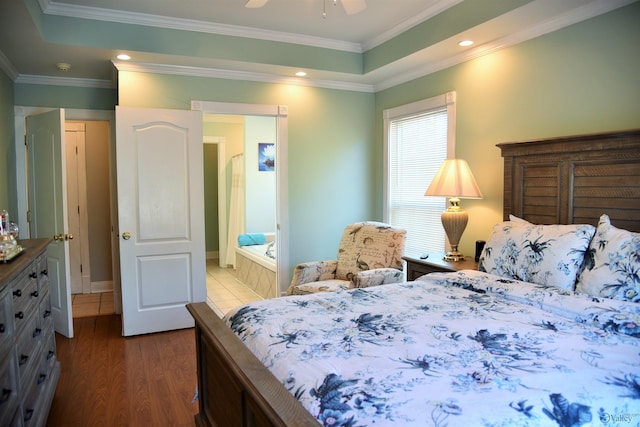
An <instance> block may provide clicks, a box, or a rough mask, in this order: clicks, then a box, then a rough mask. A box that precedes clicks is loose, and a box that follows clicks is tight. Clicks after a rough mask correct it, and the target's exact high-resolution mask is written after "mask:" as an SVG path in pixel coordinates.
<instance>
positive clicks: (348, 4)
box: [342, 0, 367, 15]
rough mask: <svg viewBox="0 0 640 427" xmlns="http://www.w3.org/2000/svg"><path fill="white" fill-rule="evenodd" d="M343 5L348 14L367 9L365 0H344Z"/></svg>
mask: <svg viewBox="0 0 640 427" xmlns="http://www.w3.org/2000/svg"><path fill="white" fill-rule="evenodd" d="M342 7H344V11H345V12H347V15H354V14H356V13H360V12H362V11H363V10H365V9H366V8H367V2H366V1H365V0H342Z"/></svg>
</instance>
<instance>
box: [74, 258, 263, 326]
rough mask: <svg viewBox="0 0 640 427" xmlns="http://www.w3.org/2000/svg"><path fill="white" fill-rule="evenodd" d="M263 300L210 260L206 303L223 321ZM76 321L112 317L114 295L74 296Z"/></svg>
mask: <svg viewBox="0 0 640 427" xmlns="http://www.w3.org/2000/svg"><path fill="white" fill-rule="evenodd" d="M261 299H262V297H261V296H260V295H258V294H256V293H255V292H254V291H252V290H251V289H249V288H248V287H247V286H245V285H244V284H243V283H242V282H241V281H239V280H238V279H237V278H236V272H235V270H234V269H233V268H221V267H219V266H218V260H217V259H208V260H207V303H209V306H211V308H212V309H213V311H215V312H216V314H218V315H219V316H220V317H222V316H223V315H224V314H225V313H226V312H227V311H229V310H231V309H232V308H234V307H237V306H239V305H242V304H246V303H248V302H252V301H258V300H261ZM72 311H73V317H74V318H80V317H90V316H100V315H103V314H113V313H114V312H115V309H114V305H113V292H103V293H98V294H76V295H72Z"/></svg>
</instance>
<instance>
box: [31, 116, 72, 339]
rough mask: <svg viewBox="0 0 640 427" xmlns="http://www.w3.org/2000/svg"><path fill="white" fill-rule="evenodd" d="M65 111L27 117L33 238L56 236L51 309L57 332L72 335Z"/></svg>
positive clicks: (51, 250)
mask: <svg viewBox="0 0 640 427" xmlns="http://www.w3.org/2000/svg"><path fill="white" fill-rule="evenodd" d="M63 132H64V110H62V109H60V110H53V111H50V112H48V113H43V114H38V115H35V116H29V117H27V118H26V135H27V175H28V181H29V182H28V187H29V211H30V215H31V220H30V222H29V229H30V236H31V237H32V238H42V237H46V238H53V239H54V240H53V241H52V242H51V244H50V245H49V246H48V248H47V264H48V265H47V269H48V271H49V287H50V294H51V308H52V312H53V319H54V325H55V330H56V332H58V333H60V334H62V335H64V336H66V337H68V338H73V319H72V312H71V285H70V282H69V275H68V271H69V243H68V239H69V238H70V237H71V236H70V235H69V233H68V230H67V202H66V201H67V183H66V162H65V156H64V153H65V147H64V133H63Z"/></svg>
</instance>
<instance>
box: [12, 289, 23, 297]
mask: <svg viewBox="0 0 640 427" xmlns="http://www.w3.org/2000/svg"><path fill="white" fill-rule="evenodd" d="M13 296H14V297H18V298H20V297H21V296H22V289H16V290H15V291H13Z"/></svg>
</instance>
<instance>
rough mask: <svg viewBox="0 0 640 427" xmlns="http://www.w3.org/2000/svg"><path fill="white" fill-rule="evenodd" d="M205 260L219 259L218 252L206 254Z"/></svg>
mask: <svg viewBox="0 0 640 427" xmlns="http://www.w3.org/2000/svg"><path fill="white" fill-rule="evenodd" d="M207 259H220V252H218V251H209V252H207Z"/></svg>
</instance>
